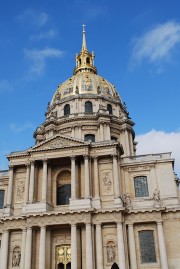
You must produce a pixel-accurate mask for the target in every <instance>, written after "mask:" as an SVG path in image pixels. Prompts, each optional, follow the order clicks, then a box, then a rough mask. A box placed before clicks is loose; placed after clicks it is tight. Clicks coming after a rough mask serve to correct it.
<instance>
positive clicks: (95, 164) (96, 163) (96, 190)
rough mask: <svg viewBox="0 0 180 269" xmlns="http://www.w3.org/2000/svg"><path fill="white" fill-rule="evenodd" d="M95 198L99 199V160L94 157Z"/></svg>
mask: <svg viewBox="0 0 180 269" xmlns="http://www.w3.org/2000/svg"><path fill="white" fill-rule="evenodd" d="M94 196H95V198H99V178H98V158H97V157H96V156H95V157H94Z"/></svg>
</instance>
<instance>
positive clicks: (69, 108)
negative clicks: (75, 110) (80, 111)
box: [64, 104, 71, 117]
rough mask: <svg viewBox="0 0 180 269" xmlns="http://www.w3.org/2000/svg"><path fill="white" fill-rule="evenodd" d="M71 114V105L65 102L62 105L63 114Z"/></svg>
mask: <svg viewBox="0 0 180 269" xmlns="http://www.w3.org/2000/svg"><path fill="white" fill-rule="evenodd" d="M70 114H71V107H70V104H66V105H65V106H64V116H65V117H68V116H69V115H70Z"/></svg>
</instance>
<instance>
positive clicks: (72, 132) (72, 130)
mask: <svg viewBox="0 0 180 269" xmlns="http://www.w3.org/2000/svg"><path fill="white" fill-rule="evenodd" d="M74 128H75V127H72V128H71V136H72V137H74Z"/></svg>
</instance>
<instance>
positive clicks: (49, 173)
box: [47, 165, 52, 203]
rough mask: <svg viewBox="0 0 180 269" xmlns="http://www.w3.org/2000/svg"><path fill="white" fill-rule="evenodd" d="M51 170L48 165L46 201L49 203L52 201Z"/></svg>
mask: <svg viewBox="0 0 180 269" xmlns="http://www.w3.org/2000/svg"><path fill="white" fill-rule="evenodd" d="M51 177H52V170H51V166H50V165H48V183H47V184H48V185H47V201H48V202H49V203H52V192H51V188H52V184H51V183H52V180H51Z"/></svg>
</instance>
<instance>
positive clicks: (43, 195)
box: [41, 160, 47, 202]
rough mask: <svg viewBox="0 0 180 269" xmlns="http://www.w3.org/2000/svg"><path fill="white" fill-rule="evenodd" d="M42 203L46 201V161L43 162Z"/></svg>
mask: <svg viewBox="0 0 180 269" xmlns="http://www.w3.org/2000/svg"><path fill="white" fill-rule="evenodd" d="M41 199H42V201H43V202H46V200H47V160H43V180H42V198H41Z"/></svg>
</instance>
